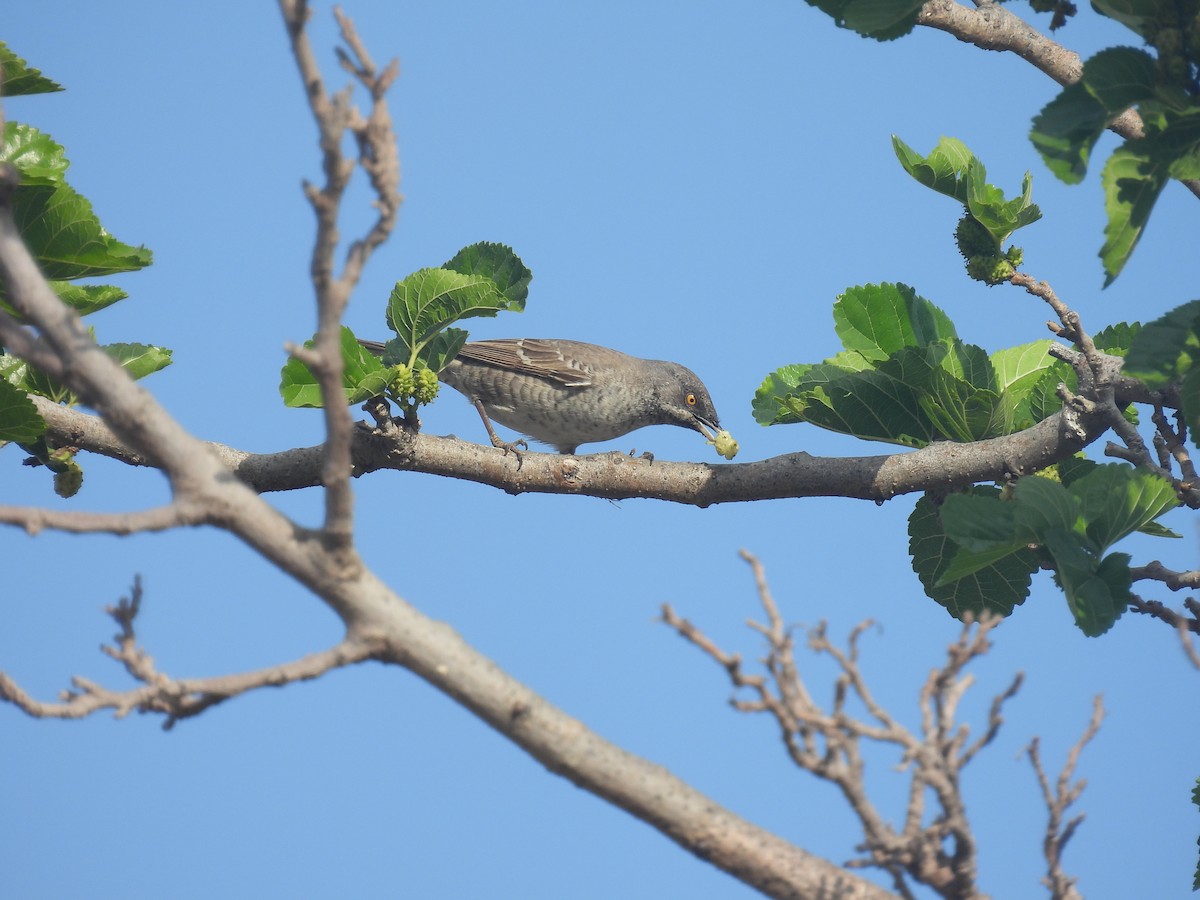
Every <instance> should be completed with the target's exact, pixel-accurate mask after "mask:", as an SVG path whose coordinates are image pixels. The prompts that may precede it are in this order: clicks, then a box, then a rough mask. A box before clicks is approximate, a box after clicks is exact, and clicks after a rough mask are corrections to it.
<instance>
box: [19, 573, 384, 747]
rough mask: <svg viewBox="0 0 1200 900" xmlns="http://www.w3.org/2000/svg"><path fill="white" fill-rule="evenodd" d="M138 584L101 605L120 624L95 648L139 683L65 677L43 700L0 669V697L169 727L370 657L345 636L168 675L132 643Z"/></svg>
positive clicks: (66, 714)
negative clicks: (207, 674)
mask: <svg viewBox="0 0 1200 900" xmlns="http://www.w3.org/2000/svg"><path fill="white" fill-rule="evenodd" d="M141 603H142V584H141V579H140V578H135V579H134V583H133V589H132V590H131V591H130V595H129V597H128V598H125V597H122V598H121V599H120V601H118V603H117V605H116V606H110V607H107V608H106V609H105V612H107V613H108V614H109V615H110V616H112V618H113V620H114V621H115V622H116V623H117V625H118V627H119V628H120V629H121V630H120V632H119V633H118V634H117V635H116V636H115V637H114V638H113V643H112V646H102V647H101V648H100V649H101V650H102V651H103V652H104V653H105V654H106V655H107V656H109V657H110V658H112V659H114V660H116V661H117V662H119V663H121V664H122V665H123V666H124V667H125V671H126V672H128V673H129V675H131V676H132V677H133V678H134V679H135V680H137V681H139V682H141V684H142V687H139V688H134V689H133V690H128V691H112V690H109V689H107V688H105V687H102V686H100V685H98V684H96V683H95V682H93V681H90V680H88V679H86V678H82V677H79V676H75V677H74V678H72V679H71V683H72V684H73V685H74V687H75V690H69V691H63V693H62V702H60V703H43V702H41V701H38V700H35V699H33V698H32V697H30V696H29V694H27V693H26V692H25V691H24V690H22V689H21V688H20V687H19V686H18V685H17V683H16V682H15V681H13V679H12V678H10V677H9V676H8V675H6V674H4V673H3V672H0V699H2V700H7V701H8V702H9V703H11V704H13V705H14V706H16V707H17V708H18V709H20V710H22V711H24V712H25V713H27V714H28V715H30V716H32V717H34V718H37V719H82V718H84V717H85V716H89V715H91V714H92V713H95V712H99V711H101V710H105V709H111V710H113V712H114V713H115V715H116V717H117V718H123V717H125V716H127V715H129V713H131V712H134V711H137V712H140V713H161V714H163V715H164V716H166V718H165V720H164V722H163V728H166V729H169V728H172V727H174V725H175V723H176V722H178V721H179V720H180V719H187V718H191V717H192V716H196V715H199V714H200V713H202V712H204V710H206V709H208V708H209V707H211V706H216V705H217V704H218V703H223V702H224V701H226V700H228V699H230V698H231V697H236V696H238V695H239V694H244V693H246V692H248V691H252V690H256V689H257V688H261V687H283V686H284V685H286V684H291V683H292V682H296V681H310V680H312V679H314V678H319V677H320V676H322V675H324V674H325V673H326V672H328V671H330V670H332V669H337V668H341V667H343V666H348V665H352V664H354V663H359V662H363V661H364V660H367V659H370V658H371V657H372V655H373V652H374V648H372V647H371V646H370V645H368V644H367V643H365V642H362V641H356V640H352V639H350V638H347V639H346V640H343V641H342V642H341V643H339V644H337V645H336V646H334V647H331V648H329V649H328V650H324V651H322V652H320V653H311V654H309V655H308V656H305V657H303V658H301V659H298V660H294V661H293V662H288V663H281V664H280V665H277V666H271V667H269V668H266V669H259V670H257V671H254V672H240V673H237V674H234V675H222V676H218V677H215V678H188V679H174V678H171V677H170V676H168V675H165V674H163V673H162V672H160V671H158V669H157V668H156V667H155V665H154V659H153V657H151V656H150V655H149V654H148V653H146V651H145V650H144V649H142V648H141V647H139V646H138V645H137V635H136V633H135V631H134V620H135V619H136V618H137V614H138V612H139V610H140V609H141Z"/></svg>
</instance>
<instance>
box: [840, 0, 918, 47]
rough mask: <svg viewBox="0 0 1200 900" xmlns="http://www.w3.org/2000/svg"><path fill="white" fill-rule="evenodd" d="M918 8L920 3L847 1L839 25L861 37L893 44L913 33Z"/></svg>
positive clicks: (880, 0) (907, 1) (909, 1)
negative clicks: (899, 38) (891, 41)
mask: <svg viewBox="0 0 1200 900" xmlns="http://www.w3.org/2000/svg"><path fill="white" fill-rule="evenodd" d="M921 6H922V4H921V2H920V0H849V2H848V3H846V4H845V6H844V7H843V8H842V12H843V17H844V18H843V22H842V23H839V24H843V23H844V27H846V28H850V29H853V30H854V31H857V32H858V33H859V34H861V35H863V36H864V37H871V38H875V39H876V40H879V41H890V40H895V39H896V38H898V37H902V36H904V35H906V34H908V33H909V32H910V31H912V30H913V28H914V27H915V26H916V24H917V13H919V12H920V11H921Z"/></svg>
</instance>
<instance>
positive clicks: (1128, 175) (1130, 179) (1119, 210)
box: [1100, 142, 1167, 287]
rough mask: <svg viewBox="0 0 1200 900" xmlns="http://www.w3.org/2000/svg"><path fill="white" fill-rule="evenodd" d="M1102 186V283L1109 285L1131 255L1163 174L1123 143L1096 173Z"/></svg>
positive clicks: (1143, 154)
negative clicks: (1099, 173)
mask: <svg viewBox="0 0 1200 900" xmlns="http://www.w3.org/2000/svg"><path fill="white" fill-rule="evenodd" d="M1100 181H1101V183H1102V184H1103V185H1104V210H1105V213H1106V214H1107V216H1108V223H1107V224H1106V225H1105V227H1104V246H1103V247H1101V248H1100V259H1101V261H1102V262H1103V263H1104V272H1105V279H1104V286H1105V287H1108V285H1110V284H1112V283H1113V281H1114V280H1116V277H1117V276H1118V275H1120V274H1121V270H1122V269H1123V268H1124V267H1125V263H1127V262H1129V257H1130V256H1132V255H1133V250H1134V248H1135V247H1136V246H1137V242H1138V240H1139V239H1140V238H1141V236H1142V231H1143V230H1145V227H1146V222H1147V221H1149V219H1150V213H1151V212H1152V211H1153V209H1154V204H1155V203H1156V202H1157V201H1158V195H1159V194H1160V193H1162V189H1163V186H1164V185H1166V183H1167V173H1166V171H1165V170H1164V169H1162V168H1161V167H1160V166H1159V165H1157V164H1156V163H1155V162H1154V161H1153V160H1151V159H1150V157H1149V156H1148V155H1147V153H1146V152H1145V151H1144V150H1143V149H1140V148H1135V146H1134V145H1133V144H1132V143H1130V142H1126V143H1125V144H1122V145H1121V146H1120V147H1118V148H1117V149H1116V150H1114V151H1113V154H1112V156H1110V157H1109V158H1108V161H1107V162H1106V163H1105V164H1104V170H1103V172H1102V173H1101V175H1100Z"/></svg>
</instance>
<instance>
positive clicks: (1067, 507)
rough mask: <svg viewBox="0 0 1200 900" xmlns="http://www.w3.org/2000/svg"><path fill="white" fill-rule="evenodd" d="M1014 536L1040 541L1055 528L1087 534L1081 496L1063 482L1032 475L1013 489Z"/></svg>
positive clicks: (1081, 535)
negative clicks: (1076, 494) (1080, 502)
mask: <svg viewBox="0 0 1200 900" xmlns="http://www.w3.org/2000/svg"><path fill="white" fill-rule="evenodd" d="M1013 505H1014V516H1013V521H1014V524H1015V526H1016V530H1015V532H1014V536H1015V537H1016V538H1017V539H1018V540H1020V541H1024V542H1025V543H1029V544H1040V543H1042V536H1043V535H1045V533H1046V532H1047V531H1049V530H1051V529H1058V530H1059V531H1064V532H1075V533H1077V534H1078V535H1080V537H1081V538H1082V537H1085V534H1086V532H1085V522H1084V518H1083V514H1082V512H1081V510H1080V505H1079V500H1078V498H1077V497H1076V496H1075V495H1073V494H1071V493H1070V492H1069V491H1068V490H1067V488H1066V487H1064V486H1063V485H1062V484H1061V483H1059V482H1057V481H1054V480H1053V479H1050V478H1043V477H1041V476H1040V475H1028V476H1026V477H1024V478H1021V479H1019V480H1018V481H1017V484H1016V487H1015V488H1014V489H1013Z"/></svg>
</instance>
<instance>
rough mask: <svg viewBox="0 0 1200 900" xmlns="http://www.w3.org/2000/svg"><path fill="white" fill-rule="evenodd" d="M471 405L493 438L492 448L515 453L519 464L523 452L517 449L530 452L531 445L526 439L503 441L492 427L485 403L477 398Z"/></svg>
mask: <svg viewBox="0 0 1200 900" xmlns="http://www.w3.org/2000/svg"><path fill="white" fill-rule="evenodd" d="M471 403H473V404H474V406H475V409H476V411H477V412H478V413H479V418H481V419H483V427H484V428H486V429H487V433H488V437H489V438H491V441H492V446H493V447H495V448H496V449H497V450H503V451H504V452H505V453H510V452H511V453H515V454H516V456H517V462H518V463H519V462H520V461H521V451H520V450H518V449H517V448H518V447H521V448H523V449H525V450H528V449H529V444H528V443H526V441H525V439H524V438H518V439H517V440H515V441H505V440H502V439H501V438H500V436H499V435H498V434H496V429H494V428H493V427H492V420H491V419H489V418H488V414H487V410H486V409H484V408H483V401H481V400H480V399H479V398H478V397H475V398H474V399H473V400H472V401H471Z"/></svg>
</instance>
